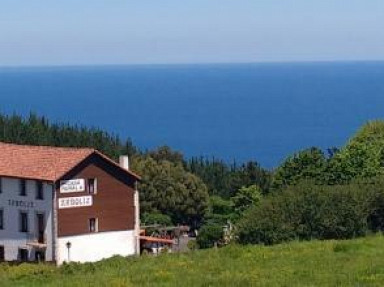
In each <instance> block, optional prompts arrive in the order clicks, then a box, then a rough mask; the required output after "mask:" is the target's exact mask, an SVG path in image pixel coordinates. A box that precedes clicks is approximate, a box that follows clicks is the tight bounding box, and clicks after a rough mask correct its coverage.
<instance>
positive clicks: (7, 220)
mask: <svg viewBox="0 0 384 287" xmlns="http://www.w3.org/2000/svg"><path fill="white" fill-rule="evenodd" d="M26 189H27V196H20V194H19V192H20V191H19V180H18V179H13V178H4V177H3V178H2V192H1V193H0V209H3V210H4V230H0V245H3V246H4V249H5V260H7V261H14V260H17V259H18V249H19V248H26V249H28V250H29V256H30V260H34V258H35V253H34V250H35V249H34V248H33V247H31V246H29V245H27V241H28V240H27V239H28V238H29V239H32V235H28V234H27V233H23V232H20V225H19V221H20V217H19V214H20V211H26V212H28V220H29V223H28V225H29V233H31V234H32V233H36V230H37V227H36V225H37V223H36V214H37V213H44V214H45V222H46V226H45V237H46V240H47V248H46V255H45V256H46V260H48V261H52V260H53V257H52V256H53V252H52V251H53V250H52V195H53V191H52V189H53V187H52V185H50V184H46V183H44V185H43V189H44V200H37V199H36V182H35V181H33V180H27V182H26ZM20 201H22V202H23V205H24V203H28V204H29V205H30V204H33V206H20V205H19V206H17V205H18V203H16V202H20Z"/></svg>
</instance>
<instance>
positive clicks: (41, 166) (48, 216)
mask: <svg viewBox="0 0 384 287" xmlns="http://www.w3.org/2000/svg"><path fill="white" fill-rule="evenodd" d="M121 164H122V166H120V165H118V164H117V163H115V162H114V161H112V160H111V159H109V158H107V157H106V156H104V155H103V154H101V153H100V152H98V151H96V150H93V149H73V148H56V147H37V146H23V145H14V144H5V143H0V261H51V262H56V263H57V264H61V263H63V262H64V261H76V262H88V261H98V260H101V259H103V258H108V257H111V256H113V255H122V256H128V255H133V254H139V252H140V250H139V204H138V192H137V190H136V186H137V181H138V180H139V179H140V178H139V176H137V175H136V174H134V173H133V172H131V171H129V170H128V161H127V158H126V157H122V159H121Z"/></svg>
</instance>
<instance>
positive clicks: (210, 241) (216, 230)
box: [197, 223, 223, 248]
mask: <svg viewBox="0 0 384 287" xmlns="http://www.w3.org/2000/svg"><path fill="white" fill-rule="evenodd" d="M222 239H223V226H222V225H220V224H217V223H208V224H205V225H203V227H201V228H200V231H199V235H198V236H197V245H198V246H199V248H210V247H213V246H214V245H215V244H216V245H220V241H222Z"/></svg>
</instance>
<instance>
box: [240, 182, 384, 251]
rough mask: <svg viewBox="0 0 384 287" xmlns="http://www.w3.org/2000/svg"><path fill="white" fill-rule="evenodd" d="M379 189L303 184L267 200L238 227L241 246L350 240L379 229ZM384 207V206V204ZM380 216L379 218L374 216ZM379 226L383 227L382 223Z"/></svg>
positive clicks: (241, 221)
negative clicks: (375, 227) (319, 240)
mask: <svg viewBox="0 0 384 287" xmlns="http://www.w3.org/2000/svg"><path fill="white" fill-rule="evenodd" d="M376 187H377V186H376V185H370V186H367V185H364V184H351V185H348V186H332V187H330V186H317V185H315V184H313V183H309V182H304V183H300V184H299V185H297V186H295V187H291V188H289V189H288V190H286V191H284V192H281V193H276V194H273V195H270V196H268V197H267V198H266V199H264V200H263V201H262V202H261V204H260V206H259V207H255V208H254V209H253V210H252V211H250V212H249V213H248V214H246V215H245V216H244V218H243V219H242V220H240V222H239V224H238V231H237V236H238V239H239V241H240V242H241V243H263V244H268V245H269V244H275V243H280V242H283V241H287V240H293V239H304V240H308V239H313V238H317V239H347V238H353V237H356V236H361V235H364V234H365V233H366V232H367V231H368V230H369V229H370V228H372V224H371V223H370V222H371V221H372V222H375V224H376V226H380V224H382V223H383V222H384V221H383V220H382V218H384V217H380V216H381V214H383V215H384V212H379V211H380V208H379V207H378V202H379V201H378V200H379V199H380V200H382V203H384V197H383V196H379V195H380V194H382V192H381V189H377V188H376ZM383 206H384V204H383ZM374 214H377V215H378V216H376V217H375V216H373V215H374ZM379 222H380V223H379Z"/></svg>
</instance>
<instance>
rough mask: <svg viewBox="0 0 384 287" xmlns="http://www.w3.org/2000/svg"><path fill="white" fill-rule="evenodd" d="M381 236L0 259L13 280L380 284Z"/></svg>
mask: <svg viewBox="0 0 384 287" xmlns="http://www.w3.org/2000/svg"><path fill="white" fill-rule="evenodd" d="M383 266H384V238H383V237H382V236H381V235H378V236H369V237H365V238H361V239H357V240H348V241H346V240H342V241H332V240H331V241H322V242H320V241H312V242H291V243H289V244H281V245H276V246H273V247H264V246H236V245H233V246H228V247H225V248H221V249H218V250H216V249H210V250H203V251H195V252H191V253H188V254H164V255H161V256H158V257H148V256H144V257H141V258H121V257H116V258H112V259H108V260H104V261H102V262H98V263H95V264H82V265H80V264H70V265H67V266H63V267H61V268H56V267H54V266H51V265H28V264H22V265H19V266H8V265H0V285H1V286H2V287H13V286H15V287H16V286H17V287H19V286H23V287H29V286H52V287H53V286H54V287H56V286H61V287H67V286H68V287H80V286H81V287H83V286H95V287H98V286H110V287H118V286H124V287H129V286H151V287H152V286H194V287H195V286H196V287H198V286H219V287H222V286H383V285H384V268H383Z"/></svg>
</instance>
